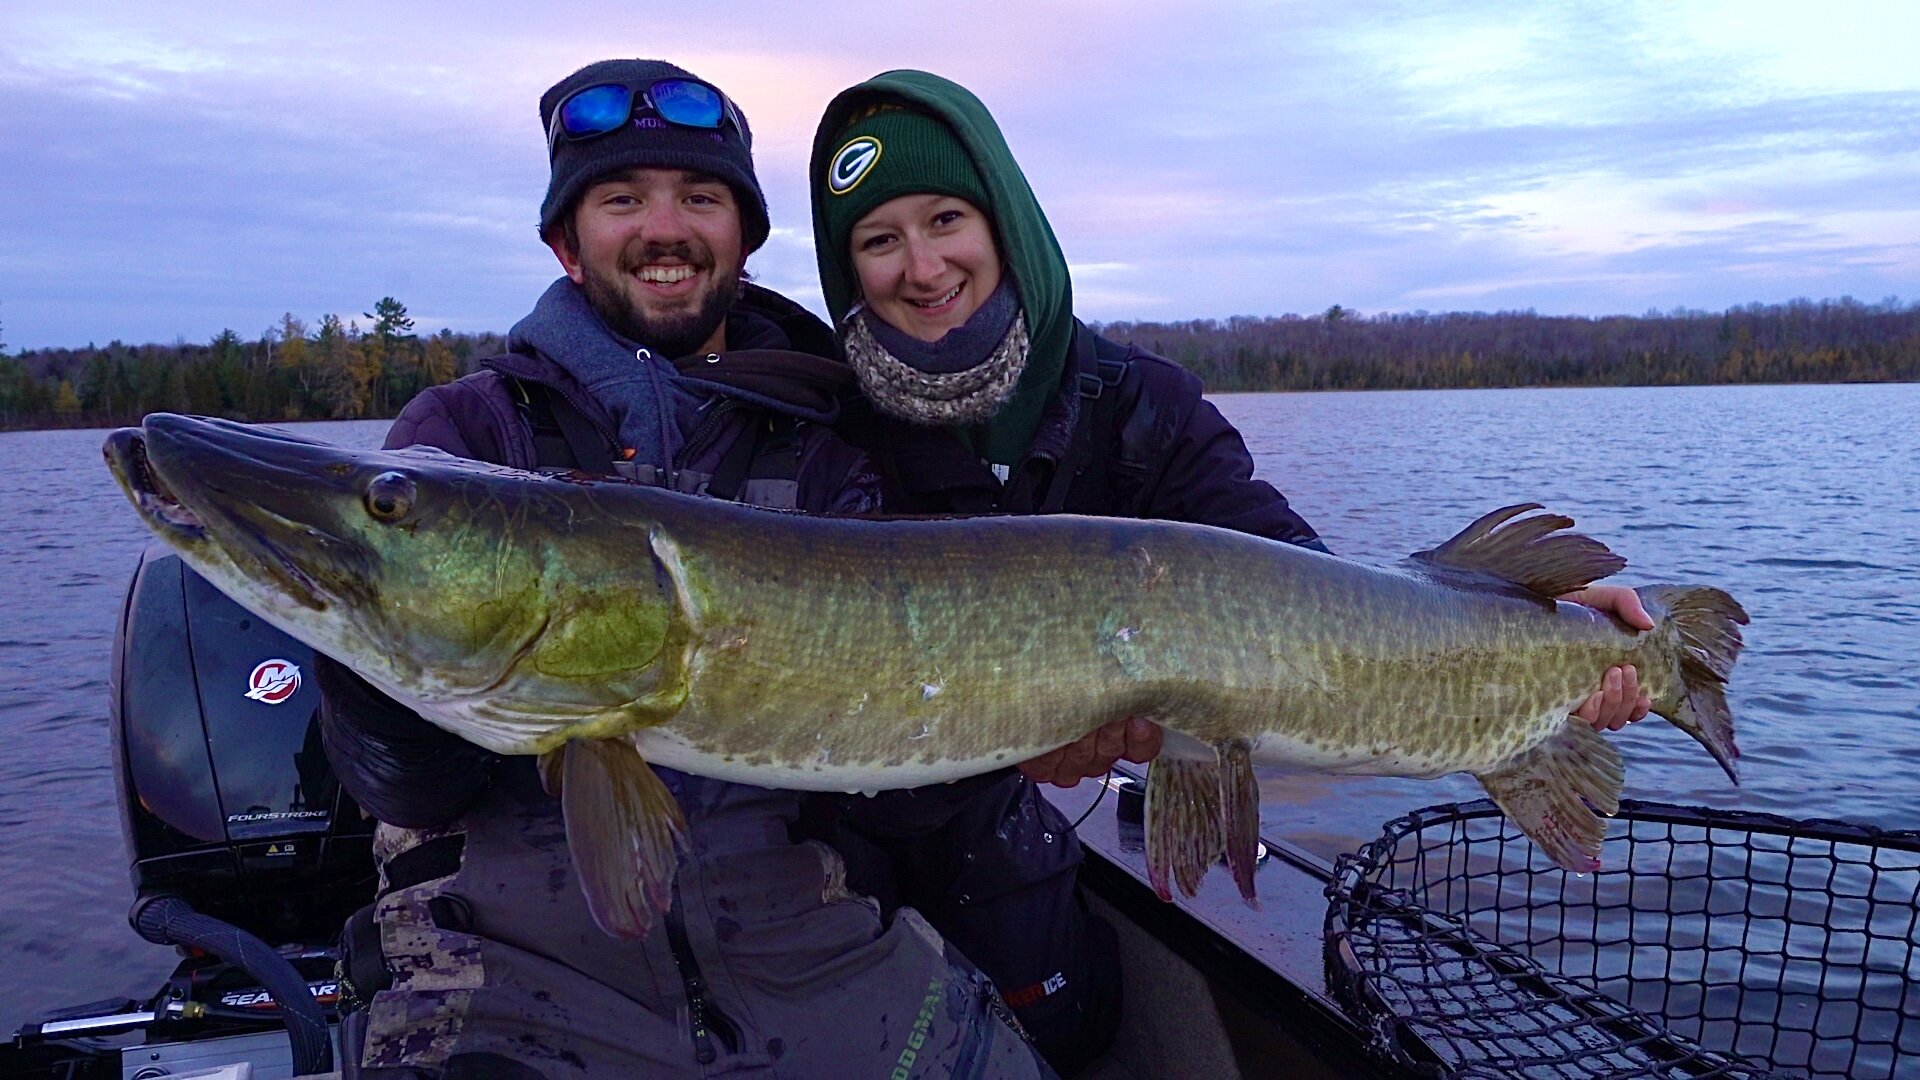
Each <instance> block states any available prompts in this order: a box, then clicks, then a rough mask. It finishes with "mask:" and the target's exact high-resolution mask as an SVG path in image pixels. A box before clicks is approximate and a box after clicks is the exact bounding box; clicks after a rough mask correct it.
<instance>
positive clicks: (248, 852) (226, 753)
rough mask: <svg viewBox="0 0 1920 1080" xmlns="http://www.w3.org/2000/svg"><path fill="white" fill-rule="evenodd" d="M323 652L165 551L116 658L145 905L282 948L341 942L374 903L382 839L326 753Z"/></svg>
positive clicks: (114, 690)
mask: <svg viewBox="0 0 1920 1080" xmlns="http://www.w3.org/2000/svg"><path fill="white" fill-rule="evenodd" d="M312 666H313V650H311V649H309V648H307V647H306V646H305V645H302V644H300V643H299V642H297V641H295V640H294V639H292V638H290V637H288V636H287V635H286V634H283V633H281V632H280V631H279V630H277V629H275V628H274V627H272V626H269V625H268V624H267V623H266V622H265V621H263V620H261V619H260V618H259V617H258V616H255V615H254V614H252V613H251V612H249V611H247V610H246V609H244V608H242V607H240V606H239V605H238V604H236V603H234V602H233V601H232V600H230V599H228V598H227V597H226V596H225V595H224V594H222V593H221V592H220V591H219V590H217V589H215V588H214V587H213V586H212V585H210V584H208V583H207V581H206V580H205V579H204V578H202V577H200V576H199V575H198V574H195V573H194V572H193V571H192V570H190V569H188V568H187V567H186V565H185V564H184V563H182V562H181V560H180V557H179V556H178V555H175V554H174V553H173V552H172V551H170V550H169V549H167V548H166V547H164V546H162V545H159V544H155V545H152V546H150V547H148V548H147V550H146V551H145V552H144V553H143V554H142V556H141V559H140V565H139V568H138V569H137V570H136V571H135V573H134V578H133V584H132V585H131V586H130V587H129V588H128V591H127V603H126V608H125V610H124V611H123V612H122V614H121V620H120V632H119V635H118V637H117V638H116V640H115V643H114V657H113V667H112V675H111V678H112V685H111V687H110V688H109V696H110V698H111V702H112V711H113V717H112V719H113V745H114V756H115V759H116V761H117V764H118V768H119V774H118V777H117V779H118V781H119V784H118V787H119V791H120V802H121V822H122V824H123V826H124V828H125V830H126V839H127V850H128V852H129V854H130V855H131V856H132V860H133V865H132V871H133V885H134V889H135V891H136V892H137V893H139V894H140V895H141V896H151V895H154V894H158V893H170V894H173V895H177V896H180V897H182V898H184V899H185V900H187V901H188V902H189V903H190V904H191V905H192V906H193V908H194V909H195V910H197V911H200V912H204V913H206V914H208V915H211V916H214V917H216V918H219V919H222V920H224V921H226V922H230V923H233V924H234V925H236V926H240V927H243V928H245V929H247V930H249V931H251V932H253V933H255V934H257V935H259V936H260V937H262V938H264V939H266V940H267V941H270V942H289V941H332V940H333V939H334V937H335V936H336V935H337V934H338V933H339V931H340V926H341V924H342V923H343V922H344V921H345V919H346V917H347V916H348V915H349V914H351V913H352V912H353V911H354V909H356V908H358V907H360V906H361V905H363V904H366V903H367V902H368V901H369V900H371V899H372V897H373V890H374V882H375V876H374V868H373V858H372V831H373V823H372V822H371V821H370V820H367V819H366V818H364V817H363V816H362V815H361V813H360V809H359V807H358V806H357V805H355V804H354V802H353V800H352V798H351V797H349V796H348V795H347V794H346V793H345V792H344V791H343V790H341V788H340V785H339V782H338V781H337V780H336V779H335V778H334V775H333V770H332V768H331V767H330V766H329V765H328V764H327V759H326V754H325V753H324V752H323V751H322V750H321V746H320V725H319V713H318V710H319V705H320V691H319V689H318V687H317V686H316V685H315V684H314V681H313V679H312V676H311V672H312Z"/></svg>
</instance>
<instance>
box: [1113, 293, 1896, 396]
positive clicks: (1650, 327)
mask: <svg viewBox="0 0 1920 1080" xmlns="http://www.w3.org/2000/svg"><path fill="white" fill-rule="evenodd" d="M1100 329H1101V330H1102V332H1104V333H1105V334H1107V336H1109V337H1113V338H1116V339H1120V340H1125V341H1133V342H1137V343H1139V344H1140V345H1141V346H1142V347H1144V348H1147V349H1150V350H1152V351H1153V352H1157V353H1159V354H1160V355H1162V356H1166V357H1168V358H1170V359H1172V360H1175V361H1177V362H1179V363H1180V364H1181V365H1182V366H1183V367H1186V368H1187V369H1188V370H1190V371H1192V372H1193V373H1194V374H1196V375H1198V376H1200V378H1201V380H1202V381H1203V382H1204V383H1205V384H1206V387H1207V389H1208V390H1212V391H1235V390H1425V389H1441V388H1480V387H1513V386H1677V385H1701V384H1713V383H1801V382H1821V383H1827V382H1911V381H1920V303H1914V304H1907V305H1902V304H1901V303H1900V302H1899V300H1898V299H1896V298H1892V297H1889V298H1887V299H1886V300H1883V301H1881V302H1880V303H1878V304H1863V303H1861V302H1859V301H1857V300H1854V299H1852V298H1850V297H1843V298H1841V299H1839V300H1821V301H1812V300H1804V299H1803V300H1793V301H1790V302H1788V303H1784V304H1748V305H1745V306H1743V307H1735V308H1729V309H1727V310H1726V311H1723V312H1708V311H1689V310H1677V311H1672V312H1668V313H1665V314H1662V313H1660V312H1648V313H1647V314H1645V315H1641V316H1630V315H1614V316H1605V317H1600V318H1588V317H1583V316H1576V315H1537V314H1535V313H1534V312H1532V311H1502V312H1495V313H1492V314H1488V313H1485V312H1451V313H1443V314H1430V313H1428V312H1424V311H1417V312H1413V313H1411V314H1397V313H1396V314H1382V315H1372V316H1366V315H1360V314H1358V313H1355V312H1352V311H1349V310H1347V309H1345V308H1342V307H1340V306H1339V305H1337V304H1336V305H1335V306H1333V307H1331V308H1328V309H1327V310H1326V311H1325V312H1323V313H1321V314H1319V315H1314V316H1300V315H1284V316H1280V317H1278V318H1247V317H1236V318H1232V319H1201V320H1194V321H1190V322H1173V323H1151V322H1113V323H1105V324H1102V325H1101V327H1100Z"/></svg>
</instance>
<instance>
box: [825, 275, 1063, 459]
mask: <svg viewBox="0 0 1920 1080" xmlns="http://www.w3.org/2000/svg"><path fill="white" fill-rule="evenodd" d="M845 338H846V340H845V347H846V353H847V362H848V363H849V364H850V365H852V367H853V371H854V374H855V375H856V376H857V377H858V378H859V380H860V389H861V390H862V391H863V392H864V393H865V394H866V396H867V398H868V399H869V400H871V401H872V402H873V403H874V404H875V405H876V406H878V407H879V408H880V410H881V411H883V412H885V413H887V414H889V415H891V416H895V417H898V418H899V419H902V420H905V421H907V422H908V423H913V424H925V425H930V426H949V425H966V424H978V423H983V422H985V421H986V420H987V419H988V418H989V417H991V416H992V415H993V414H994V413H995V412H997V411H999V409H1000V407H1001V406H1002V405H1005V404H1006V403H1007V400H1008V399H1009V398H1011V397H1012V396H1013V392H1014V389H1015V387H1017V386H1018V385H1019V382H1020V374H1021V372H1023V371H1024V370H1025V369H1026V366H1027V351H1028V338H1027V320H1026V316H1025V315H1024V314H1023V313H1022V312H1021V310H1020V300H1019V295H1018V293H1016V292H1015V291H1014V287H1013V281H1012V278H1011V277H1002V278H1001V280H1000V285H999V287H998V288H996V289H994V291H993V294H992V295H991V296H989V297H987V300H986V302H985V303H983V304H981V305H980V308H979V310H978V311H975V312H974V313H973V314H972V315H971V316H969V317H968V319H967V321H966V322H965V323H963V324H962V325H960V326H956V327H954V328H953V329H952V330H949V331H947V333H946V335H945V336H943V337H941V339H940V340H939V341H921V340H920V339H919V338H916V337H914V336H913V335H911V334H908V333H905V332H903V331H901V330H899V329H897V328H895V327H894V326H892V325H891V324H889V323H887V322H886V320H884V319H881V318H878V317H876V316H874V315H873V314H872V312H870V311H869V310H867V309H866V308H859V309H856V310H855V311H854V313H853V314H852V315H851V316H850V317H849V318H848V319H847V321H846V330H845Z"/></svg>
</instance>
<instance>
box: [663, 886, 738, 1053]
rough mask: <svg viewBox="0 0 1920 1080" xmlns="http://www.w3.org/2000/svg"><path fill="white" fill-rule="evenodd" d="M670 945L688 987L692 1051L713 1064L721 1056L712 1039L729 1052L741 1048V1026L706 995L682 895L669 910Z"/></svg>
mask: <svg viewBox="0 0 1920 1080" xmlns="http://www.w3.org/2000/svg"><path fill="white" fill-rule="evenodd" d="M667 947H668V948H669V949H671V950H672V951H673V964H674V966H675V967H677V968H679V969H680V981H681V982H682V983H684V984H686V988H687V1023H688V1025H689V1026H690V1027H691V1029H692V1031H693V1054H694V1057H695V1058H696V1059H697V1060H698V1061H699V1062H700V1064H702V1065H711V1064H713V1062H714V1060H715V1059H716V1058H718V1057H719V1054H718V1052H716V1051H715V1050H714V1048H713V1041H714V1040H715V1039H718V1040H720V1043H721V1045H722V1046H724V1047H725V1048H726V1051H727V1053H729V1054H733V1053H738V1052H739V1050H740V1029H738V1028H736V1027H734V1025H733V1021H732V1020H730V1019H728V1018H727V1014H726V1013H724V1012H721V1011H720V1007H719V1006H718V1005H715V1004H714V1003H713V1001H712V1000H711V999H709V998H708V997H707V980H706V977H705V976H703V975H701V974H700V965H699V963H698V962H696V961H695V960H694V958H693V944H692V943H691V942H689V941H688V940H687V921H686V918H685V916H683V915H681V914H680V903H679V897H677V896H676V897H675V898H674V904H673V906H672V907H670V908H668V909H667Z"/></svg>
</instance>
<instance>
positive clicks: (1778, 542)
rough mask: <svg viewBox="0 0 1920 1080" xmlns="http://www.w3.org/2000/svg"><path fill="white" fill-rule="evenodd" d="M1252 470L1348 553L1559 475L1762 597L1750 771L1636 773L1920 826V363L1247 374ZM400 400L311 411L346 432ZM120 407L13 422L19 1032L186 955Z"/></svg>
mask: <svg viewBox="0 0 1920 1080" xmlns="http://www.w3.org/2000/svg"><path fill="white" fill-rule="evenodd" d="M1217 400H1218V402H1219V404H1220V407H1221V409H1222V410H1223V411H1225V412H1226V413H1227V415H1228V416H1229V417H1230V418H1231V419H1233V420H1234V421H1235V422H1236V423H1237V424H1238V425H1239V426H1240V427H1241V429H1242V431H1244V432H1245V433H1246V435H1247V441H1248V444H1249V446H1250V447H1251V448H1252V450H1253V453H1254V457H1255V459H1256V461H1257V462H1258V464H1259V470H1260V475H1261V476H1262V477H1263V478H1265V479H1267V480H1270V481H1272V482H1273V483H1274V484H1275V485H1276V486H1278V487H1279V488H1280V489H1281V490H1282V491H1285V492H1286V493H1287V494H1288V496H1289V497H1290V498H1291V500H1292V501H1293V503H1294V505H1295V506H1296V507H1298V508H1299V509H1300V511H1301V512H1302V513H1303V514H1304V515H1305V516H1306V517H1307V518H1308V520H1310V521H1312V522H1313V523H1314V524H1315V525H1316V526H1317V527H1318V528H1319V529H1320V531H1321V533H1322V534H1323V535H1324V536H1325V537H1326V539H1327V542H1328V543H1329V544H1330V545H1331V546H1332V547H1333V549H1334V550H1335V551H1337V552H1340V553H1342V554H1345V555H1354V556H1366V557H1373V558H1397V557H1399V556H1401V555H1404V554H1406V553H1407V552H1411V551H1415V550H1419V549H1421V548H1426V547H1430V546H1432V545H1433V544H1434V543H1436V542H1438V541H1440V540H1442V539H1445V538H1446V537H1447V536H1450V535H1452V534H1453V533H1454V532H1456V531H1457V530H1458V529H1459V528H1461V527H1462V526H1464V525H1465V524H1466V523H1467V522H1469V521H1471V520H1472V519H1473V518H1475V517H1477V516H1479V515H1480V514H1481V513H1484V512H1485V511H1487V510H1490V509H1492V508H1494V507H1496V506H1501V505H1505V504H1508V503H1514V502H1541V503H1544V504H1546V505H1547V506H1549V507H1551V508H1552V509H1554V510H1556V511H1562V512H1565V513H1568V514H1570V515H1571V516H1573V517H1575V518H1577V519H1579V523H1580V528H1581V529H1582V530H1583V531H1587V532H1590V533H1591V534H1593V535H1595V536H1597V537H1599V538H1601V539H1603V540H1604V541H1606V542H1607V543H1608V545H1609V546H1611V547H1613V548H1614V550H1616V551H1618V552H1620V553H1621V554H1622V555H1625V556H1626V557H1627V559H1628V560H1629V563H1630V565H1629V566H1628V568H1627V570H1626V571H1625V572H1624V573H1623V574H1621V575H1620V576H1619V577H1618V578H1616V579H1615V580H1617V581H1620V582H1622V583H1625V584H1647V583H1651V582H1656V581H1676V582H1702V583H1711V584H1715V585H1719V586H1722V587H1724V588H1726V589H1728V590H1730V591H1731V592H1733V593H1734V594H1735V595H1736V596H1738V597H1739V598H1740V599H1741V601H1742V602H1743V603H1744V604H1745V605H1746V607H1747V609H1748V611H1749V612H1750V613H1751V614H1752V615H1753V624H1752V626H1751V627H1749V628H1748V632H1747V640H1748V649H1747V652H1746V654H1745V656H1744V657H1743V659H1742V661H1741V664H1740V667H1739V669H1738V671H1737V672H1736V675H1735V679H1734V683H1733V687H1732V693H1731V694H1730V699H1731V702H1732V705H1733V709H1734V713H1735V715H1736V717H1737V720H1738V724H1739V729H1738V730H1739V742H1740V747H1741V751H1742V759H1741V767H1742V773H1741V775H1742V780H1743V784H1742V786H1741V787H1739V788H1734V787H1733V786H1731V785H1730V784H1728V782H1727V781H1726V779H1725V777H1724V776H1723V775H1722V774H1721V772H1720V770H1719V768H1718V767H1717V766H1715V765H1714V764H1713V762H1712V761H1711V760H1710V759H1709V758H1708V757H1707V756H1706V754H1705V753H1704V752H1702V751H1701V750H1700V749H1699V748H1698V747H1697V746H1696V745H1695V744H1694V743H1693V741H1692V740H1690V739H1688V738H1687V737H1686V736H1684V735H1682V734H1681V733H1680V732H1679V731H1677V730H1676V729H1674V728H1672V727H1670V726H1669V725H1666V724H1664V723H1660V722H1659V721H1657V720H1655V721H1652V722H1649V723H1644V724H1639V725H1636V726H1634V727H1632V728H1630V729H1628V730H1627V731H1625V732H1622V733H1621V734H1619V735H1618V736H1615V738H1616V740H1617V742H1618V744H1619V745H1620V748H1621V750H1622V752H1623V754H1624V756H1625V758H1626V762H1627V785H1628V791H1627V793H1628V795H1630V796H1634V797H1639V798H1648V799H1663V800H1668V801H1673V802H1682V803H1703V804H1708V805H1713V806H1726V807H1741V808H1748V809H1757V810H1765V811H1771V812H1774V813H1781V814H1788V815H1793V816H1800V817H1816V816H1817V817H1840V818H1848V819H1852V820H1856V821H1860V822H1863V823H1866V824H1871V825H1876V826H1880V827H1883V828H1911V827H1915V826H1920V674H1917V673H1916V666H1917V665H1916V662H1917V661H1920V590H1917V589H1916V588H1915V586H1916V583H1917V582H1920V465H1916V462H1920V435H1916V433H1915V427H1916V425H1915V424H1914V422H1913V418H1914V417H1915V416H1916V415H1920V385H1893V386H1793V387H1697V388H1660V389H1652V388H1648V389H1593V390H1479V391H1421V392H1404V393H1398V392H1396V393H1370V394H1347V393H1337V394H1244V395H1228V396H1223V397H1220V398H1218V399H1217ZM384 428H385V424H384V423H381V422H362V423H347V424H325V425H298V426H296V430H303V431H306V432H308V433H310V434H316V435H318V436H320V437H323V438H328V439H333V440H335V441H339V442H344V443H352V444H357V445H371V444H373V443H376V442H377V441H378V440H379V437H380V435H381V433H382V432H383V431H384ZM102 434H103V433H101V432H87V431H65V432H26V433H12V434H0V463H4V467H3V468H0V560H3V561H4V564H5V565H6V566H7V567H8V569H7V571H6V572H5V573H4V574H0V736H3V737H4V739H5V744H4V749H0V963H3V964H4V965H5V967H4V974H0V1038H3V1037H5V1036H6V1035H9V1034H11V1032H12V1030H13V1028H14V1027H15V1026H16V1025H18V1024H19V1023H21V1022H23V1021H25V1020H27V1019H29V1018H30V1017H31V1016H32V1015H33V1014H36V1013H38V1012H39V1011H41V1010H43V1009H45V1008H51V1007H54V1006H61V1005H69V1004H74V1003H78V1002H82V1001H87V1000H91V999H94V998H101V997H110V996H117V995H122V994H135V995H139V996H144V995H145V994H147V993H150V992H151V991H152V990H153V989H154V987H156V986H157V985H158V980H159V979H160V978H161V977H162V976H163V975H164V974H165V973H166V972H167V971H168V970H170V969H171V967H172V962H173V957H172V955H171V953H170V952H168V951H167V950H163V949H159V948H156V947H154V946H151V945H148V944H146V943H144V942H142V941H140V940H139V939H138V938H137V937H135V936H134V934H133V932H132V931H131V930H130V929H128V928H127V925H126V920H125V913H126V909H127V906H128V904H129V903H130V902H131V900H132V896H131V888H130V886H129V884H128V879H127V872H126V866H127V863H126V853H125V850H124V846H123V842H122V840H121V836H120V827H119V824H118V815H117V810H116V807H115V796H114V790H113V774H112V769H111V767H110V761H109V758H108V736H107V727H106V722H105V717H106V710H107V700H106V684H107V666H108V657H109V646H110V641H111V638H112V635H113V631H114V623H115V619H116V618H117V616H118V614H119V608H120V604H121V599H122V593H123V590H124V589H125V587H126V582H127V578H128V576H129V574H130V572H131V570H132V567H133V565H134V561H135V558H136V556H137V554H138V552H139V550H140V548H141V546H142V545H143V544H144V543H145V536H146V534H145V531H144V529H143V528H142V527H141V526H140V524H139V523H138V521H137V520H136V519H135V518H134V516H133V514H132V512H131V511H130V510H129V509H128V508H127V507H126V505H125V503H124V501H123V500H122V498H121V497H120V494H119V492H118V490H117V489H116V488H115V487H114V485H113V482H112V479H111V477H110V476H109V475H108V473H107V471H106V469H105V468H104V467H103V466H102V464H101V462H100V454H99V447H100V441H101V437H102ZM1264 787H1265V791H1264V794H1265V800H1264V801H1265V805H1264V809H1263V816H1264V819H1265V824H1266V828H1267V830H1268V831H1269V832H1270V833H1273V834H1276V835H1280V836H1284V837H1287V838H1289V839H1293V840H1295V841H1297V842H1300V843H1303V844H1304V845H1306V846H1308V847H1309V848H1312V849H1314V850H1317V851H1319V852H1321V853H1323V854H1326V855H1329V856H1331V855H1332V854H1334V853H1336V852H1339V851H1344V850H1348V849H1351V848H1353V847H1355V846H1357V845H1358V844H1360V843H1361V842H1363V841H1365V840H1368V839H1371V838H1372V837H1374V836H1375V835H1377V833H1378V831H1379V825H1380V823H1381V822H1382V821H1384V820H1386V819H1389V818H1392V817H1396V816H1398V815H1400V814H1402V813H1404V812H1405V811H1406V810H1408V809H1409V808H1412V807H1415V806H1424V805H1427V804H1430V803H1436V802H1443V801H1448V800H1452V799H1465V798H1473V797H1477V796H1478V795H1479V791H1478V789H1477V786H1476V785H1475V784H1474V783H1473V782H1472V781H1471V780H1470V779H1464V778H1448V779H1443V780H1440V781H1432V782H1414V781H1389V780H1375V779H1369V778H1346V779H1334V778H1327V777H1318V776H1268V777H1267V778H1266V779H1265V780H1264Z"/></svg>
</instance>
